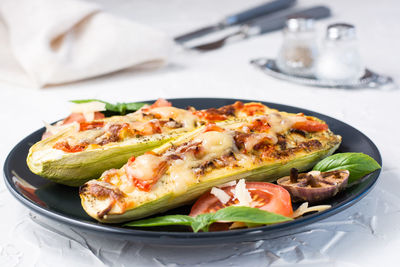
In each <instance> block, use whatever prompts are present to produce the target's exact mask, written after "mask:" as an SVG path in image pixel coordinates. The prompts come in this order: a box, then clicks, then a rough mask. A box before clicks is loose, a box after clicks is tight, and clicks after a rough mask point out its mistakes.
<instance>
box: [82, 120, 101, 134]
mask: <svg viewBox="0 0 400 267" xmlns="http://www.w3.org/2000/svg"><path fill="white" fill-rule="evenodd" d="M103 126H104V122H103V121H84V122H80V123H79V131H80V132H82V131H86V130H91V129H96V128H101V127H103Z"/></svg>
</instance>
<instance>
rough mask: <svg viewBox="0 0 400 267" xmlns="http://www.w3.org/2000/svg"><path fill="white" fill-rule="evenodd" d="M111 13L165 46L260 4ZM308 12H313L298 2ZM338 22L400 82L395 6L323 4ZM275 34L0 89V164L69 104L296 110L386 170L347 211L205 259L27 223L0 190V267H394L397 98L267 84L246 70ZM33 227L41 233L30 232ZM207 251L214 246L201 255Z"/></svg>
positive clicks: (191, 251) (132, 7)
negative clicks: (223, 102) (344, 129)
mask: <svg viewBox="0 0 400 267" xmlns="http://www.w3.org/2000/svg"><path fill="white" fill-rule="evenodd" d="M101 2H102V4H104V6H105V8H106V9H108V10H110V11H111V12H113V13H116V14H119V15H122V16H126V17H128V18H130V19H132V20H136V21H140V22H143V23H147V24H149V25H152V26H155V27H158V28H160V29H163V30H165V31H167V32H168V33H170V34H171V35H172V36H173V35H176V34H178V33H181V32H185V31H187V30H191V29H193V28H195V27H198V26H203V25H205V24H207V23H209V22H212V21H217V20H218V19H219V18H220V17H221V16H222V15H223V14H229V13H231V12H234V11H237V10H240V9H242V8H244V7H246V6H250V5H252V4H256V3H259V2H262V1H261V0H251V1H250V0H249V1H232V0H220V1H212V0H202V1H194V0H186V1H182V0H171V1H162V0H152V1H145V0H137V1H127V0H118V1H105V0H103V1H101ZM299 2H300V5H302V6H310V5H312V4H315V3H324V2H322V1H311V0H310V1H299ZM325 4H329V5H330V6H331V8H332V10H333V14H334V16H333V17H332V18H330V19H328V20H324V21H321V22H320V23H319V24H318V27H319V28H321V29H323V28H324V27H325V25H326V24H328V23H331V22H337V21H346V22H350V23H354V24H355V25H356V26H357V28H358V35H359V40H360V43H359V44H360V49H361V52H362V55H363V57H364V59H365V62H366V64H367V66H368V67H370V68H371V69H373V70H376V71H377V72H382V73H385V74H387V75H391V76H392V77H393V78H394V79H395V80H397V81H398V82H400V71H399V68H398V66H397V64H398V61H399V59H400V57H399V52H398V49H399V47H400V37H399V31H398V29H397V28H398V25H399V24H400V17H399V14H400V4H399V3H398V2H397V1H395V0H381V1H379V2H378V1H361V0H358V1H346V0H337V1H329V2H328V1H326V2H325ZM280 41H281V35H280V33H273V34H268V35H265V36H260V37H257V38H253V39H251V40H246V41H243V42H238V43H234V44H230V45H229V46H227V47H225V48H223V49H221V50H218V51H215V52H210V53H206V54H198V53H189V52H184V51H177V53H176V54H175V55H174V58H173V60H172V63H171V64H170V65H169V66H167V67H166V68H164V69H160V70H156V71H151V72H150V71H140V72H138V71H135V70H125V71H122V72H118V73H114V74H111V75H107V76H104V77H100V78H97V79H92V80H87V81H83V82H79V83H74V84H66V85H61V86H56V87H49V88H44V89H41V90H39V89H34V88H22V87H17V86H14V85H12V84H7V83H2V82H0V104H1V107H2V110H3V112H1V113H0V119H1V122H2V131H1V133H0V136H1V142H0V162H4V160H5V157H6V156H7V154H8V152H9V151H10V150H11V148H12V147H13V146H14V145H15V144H16V143H17V142H18V141H19V140H21V139H22V138H23V137H25V136H26V135H28V134H30V133H31V132H32V131H34V130H36V129H38V128H40V127H41V126H42V120H45V121H55V120H57V119H59V118H61V117H63V116H65V115H66V113H67V112H68V103H67V101H68V100H70V99H77V98H101V99H105V100H109V101H110V102H112V101H140V100H145V99H154V98H157V97H164V98H174V97H236V98H245V99H258V100H265V101H270V102H276V103H282V104H287V105H294V106H298V107H303V108H307V109H311V110H315V111H317V112H320V113H324V114H326V115H329V116H332V117H335V118H337V119H339V120H342V121H344V122H346V123H349V124H351V125H353V126H354V127H356V128H357V129H359V130H360V131H362V132H364V133H365V134H366V135H367V136H369V137H370V138H371V139H372V140H373V142H374V143H375V144H376V145H377V146H378V148H379V149H380V151H381V153H382V157H383V162H384V166H383V170H382V174H381V176H380V179H379V181H378V184H377V185H376V187H375V188H374V189H373V190H372V191H371V193H370V194H369V195H368V196H367V197H366V198H364V199H363V200H361V201H360V202H359V203H357V204H356V205H354V206H352V207H351V208H349V209H347V210H345V211H343V212H341V213H339V214H337V215H334V216H332V217H330V218H328V219H325V220H322V221H320V222H318V223H314V224H311V225H309V226H307V227H306V228H301V229H299V231H298V233H296V234H294V235H289V236H285V237H281V238H276V239H273V240H265V241H259V242H255V243H246V244H236V245H228V246H216V247H215V246H210V247H202V248H170V247H156V246H149V245H145V244H140V243H131V242H126V241H123V240H113V239H109V238H106V237H102V236H99V235H94V234H90V233H84V232H81V231H79V230H76V229H70V228H69V227H66V226H64V225H59V224H57V223H54V222H52V221H47V220H46V219H40V220H38V218H36V217H35V216H34V215H31V214H30V212H29V210H28V209H27V208H25V207H24V206H22V205H21V204H20V203H19V202H17V200H15V199H14V198H13V197H12V196H11V194H10V193H8V192H7V190H6V189H5V186H4V183H3V181H0V211H1V218H2V219H1V220H0V266H7V267H8V266H71V265H73V266H197V265H204V266H270V265H271V266H294V265H296V266H297V265H298V266H322V265H325V266H398V262H399V261H400V254H399V250H400V227H399V225H400V224H399V223H400V195H399V193H398V192H399V188H400V168H399V165H398V164H399V162H400V156H399V153H398V149H399V147H400V141H399V140H400V139H399V138H398V132H399V131H400V127H399V115H400V111H399V102H400V90H394V91H380V90H372V89H362V90H354V91H351V90H342V89H322V88H309V87H305V86H298V85H294V84H290V83H286V82H283V81H278V80H274V79H273V78H270V77H268V76H266V75H264V74H262V73H261V72H260V71H258V70H256V69H254V68H253V67H252V66H250V65H249V64H248V61H249V59H252V58H256V57H260V56H266V57H274V56H275V55H276V53H277V50H278V48H279V45H280ZM37 221H40V224H38V223H36V222H37ZM210 245H212V244H210Z"/></svg>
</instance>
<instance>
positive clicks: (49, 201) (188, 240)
mask: <svg viewBox="0 0 400 267" xmlns="http://www.w3.org/2000/svg"><path fill="white" fill-rule="evenodd" d="M236 100H238V99H219V98H184V99H171V100H170V101H171V102H172V103H173V105H174V106H176V107H181V108H186V107H187V106H194V107H196V108H198V109H204V108H210V107H220V106H223V105H228V104H232V103H234V102H235V101H236ZM242 101H243V102H249V100H242ZM262 103H263V104H265V105H267V106H269V107H272V108H276V109H278V110H281V111H287V112H292V113H298V112H303V113H305V114H307V115H311V116H316V117H318V118H320V119H322V120H325V121H326V122H327V123H328V124H329V126H330V129H331V130H332V131H333V132H335V133H336V134H339V135H341V136H342V137H343V142H342V144H341V146H340V147H339V149H338V150H337V152H363V153H365V154H368V155H370V156H371V157H373V158H374V159H375V160H376V161H377V162H378V163H379V164H381V165H382V159H381V156H380V153H379V151H378V149H377V147H376V146H375V145H374V143H372V141H371V140H370V139H369V138H368V137H367V136H365V135H364V134H363V133H361V132H360V131H358V130H356V129H355V128H353V127H351V126H350V125H347V124H345V123H343V122H341V121H338V120H336V119H333V118H331V117H328V116H325V115H322V114H319V113H316V112H313V111H309V110H305V109H301V108H296V107H292V106H286V105H280V104H274V103H268V102H262ZM43 132H44V128H42V129H39V130H37V131H36V132H34V133H32V134H31V135H29V136H27V137H26V138H25V139H23V140H22V141H21V142H19V143H18V144H17V145H16V146H15V147H14V149H13V150H12V151H11V152H10V154H9V155H8V157H7V159H6V161H5V164H4V177H5V183H6V185H7V188H8V189H9V190H10V192H11V193H12V194H13V195H14V196H15V197H16V198H17V199H18V200H19V201H20V202H21V203H22V204H24V205H25V206H27V207H28V208H29V209H31V210H33V211H34V212H36V213H39V214H41V215H44V216H46V217H48V218H51V219H54V220H57V221H59V222H62V223H66V224H69V225H71V226H75V227H78V228H80V229H84V230H90V231H94V232H97V233H100V234H111V235H113V236H114V237H119V238H123V239H125V240H133V241H141V242H145V243H157V244H166V245H203V244H217V243H230V242H241V241H253V240H259V239H266V238H271V237H276V236H279V235H283V234H285V235H286V234H288V233H290V232H291V231H296V229H298V228H299V227H301V226H304V225H307V224H310V223H313V222H315V221H318V220H321V219H323V218H326V217H328V216H331V215H333V214H335V213H337V212H339V211H341V210H343V209H346V208H348V207H349V206H351V205H353V204H354V203H356V202H357V201H359V200H360V199H361V198H363V197H364V196H365V195H366V194H367V193H368V192H369V191H370V190H371V188H372V186H373V185H374V184H375V182H376V180H377V179H378V176H379V173H380V170H377V171H375V172H373V173H371V174H369V175H367V176H366V177H364V178H363V179H362V180H361V181H360V182H359V183H357V184H355V185H353V186H351V187H349V188H347V189H346V190H345V191H344V192H343V193H340V194H338V195H337V196H336V197H335V198H334V199H332V200H330V201H329V203H327V204H331V205H332V208H330V209H328V210H326V211H323V212H319V213H314V214H310V215H306V216H304V217H302V218H299V219H296V220H294V221H291V222H286V223H281V224H276V225H270V226H263V227H258V228H251V229H238V230H230V231H223V232H210V233H192V232H189V231H187V229H186V228H179V227H162V228H161V227H160V228H152V229H147V228H142V229H132V228H123V227H121V226H120V225H107V224H102V223H99V222H97V221H95V220H93V219H92V218H90V217H89V216H88V215H87V214H86V213H85V212H84V211H83V209H82V207H81V205H80V199H79V195H78V189H77V188H72V187H68V186H63V185H59V184H55V183H53V182H50V181H48V180H46V179H43V178H42V177H40V176H37V175H35V174H33V173H32V172H30V170H29V169H28V167H27V165H26V157H27V154H28V150H29V148H30V147H31V146H32V144H34V143H35V142H37V141H39V140H40V138H41V135H42V134H43ZM188 211H189V207H181V208H179V209H175V210H171V211H169V214H177V213H183V214H187V213H188Z"/></svg>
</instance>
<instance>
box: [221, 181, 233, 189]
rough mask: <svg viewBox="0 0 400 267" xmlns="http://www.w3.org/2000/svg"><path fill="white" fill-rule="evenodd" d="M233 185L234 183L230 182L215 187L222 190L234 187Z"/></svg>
mask: <svg viewBox="0 0 400 267" xmlns="http://www.w3.org/2000/svg"><path fill="white" fill-rule="evenodd" d="M234 185H236V181H230V182H227V183H224V184H221V185H219V186H217V187H218V188H224V187H228V186H234Z"/></svg>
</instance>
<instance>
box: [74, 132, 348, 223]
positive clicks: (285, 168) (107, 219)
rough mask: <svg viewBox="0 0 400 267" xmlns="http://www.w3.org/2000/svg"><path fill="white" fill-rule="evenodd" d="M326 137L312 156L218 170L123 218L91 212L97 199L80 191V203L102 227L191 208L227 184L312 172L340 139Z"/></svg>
mask: <svg viewBox="0 0 400 267" xmlns="http://www.w3.org/2000/svg"><path fill="white" fill-rule="evenodd" d="M195 132H196V131H194V132H192V133H191V134H187V135H186V136H182V137H180V138H178V139H176V140H174V141H173V142H172V143H182V142H184V141H185V140H187V139H190V137H191V136H193V135H195ZM329 136H330V137H329V140H328V141H327V142H326V143H325V144H324V146H323V147H322V148H320V149H318V150H314V151H311V152H310V151H302V152H299V153H298V154H296V155H295V156H294V158H292V159H289V160H287V159H286V160H276V161H273V162H266V163H263V164H262V165H258V166H254V167H252V168H244V167H238V168H226V169H223V174H222V175H221V171H222V170H219V171H218V172H213V171H211V172H210V173H207V174H206V175H205V176H204V177H203V178H202V179H201V182H199V183H195V184H192V185H190V186H189V187H188V188H187V190H186V191H185V192H184V193H181V194H176V193H173V192H168V193H166V194H164V195H162V196H159V197H158V198H157V199H155V200H152V201H148V202H145V203H143V204H141V205H139V206H136V207H135V208H133V209H128V210H126V211H125V212H124V213H122V214H112V213H111V214H106V215H104V216H98V211H96V210H95V209H93V207H91V204H90V203H93V201H94V202H95V201H96V199H93V198H92V199H91V197H90V195H89V196H88V195H85V192H84V190H82V191H81V203H82V206H83V208H84V209H85V211H86V212H87V213H88V214H89V215H90V216H92V217H93V218H95V219H96V220H98V221H100V222H103V223H121V222H126V221H130V220H136V219H140V218H144V217H147V216H150V215H154V214H156V213H160V212H164V211H167V210H169V209H173V208H175V207H178V206H181V205H184V204H190V203H192V202H194V200H196V199H197V198H198V197H199V196H200V195H202V194H203V193H205V192H206V191H208V190H210V189H211V188H212V187H213V186H218V185H221V184H224V183H226V182H230V181H233V180H237V179H241V178H246V180H248V181H265V182H272V181H275V180H277V179H278V178H280V177H283V176H287V175H289V173H290V169H291V168H297V169H298V170H299V171H306V170H308V169H311V168H312V167H313V166H314V165H315V164H316V163H317V162H318V161H320V160H322V159H323V158H325V157H327V156H330V155H331V154H332V153H333V152H334V151H335V150H336V149H337V148H338V147H339V145H340V143H341V137H340V136H335V135H334V134H333V133H331V132H329ZM178 140H179V141H178ZM164 146H168V144H165V145H164ZM160 150H165V148H156V149H155V151H160Z"/></svg>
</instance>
